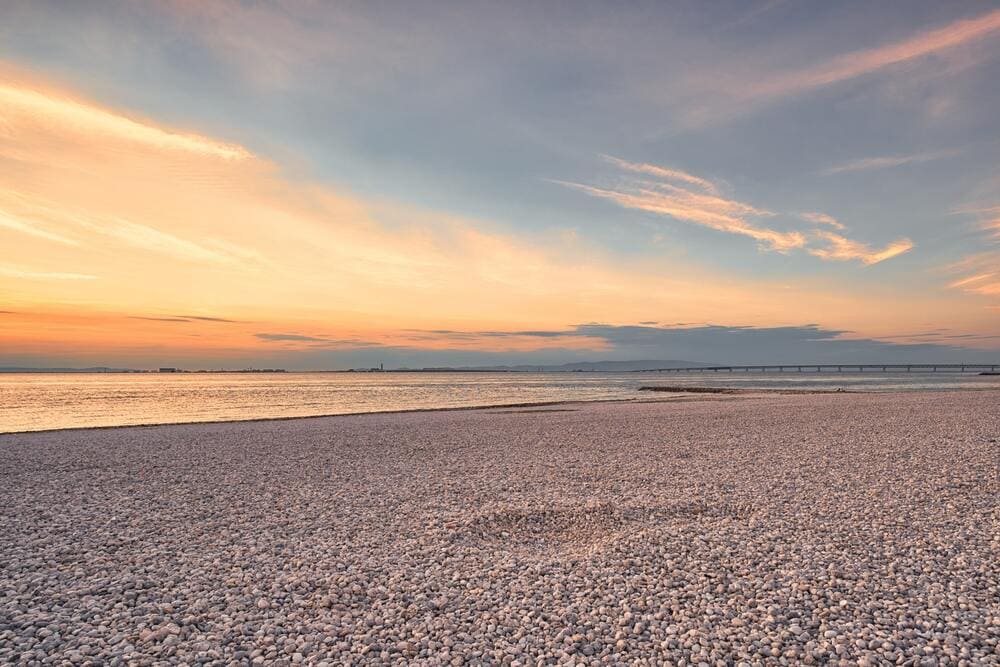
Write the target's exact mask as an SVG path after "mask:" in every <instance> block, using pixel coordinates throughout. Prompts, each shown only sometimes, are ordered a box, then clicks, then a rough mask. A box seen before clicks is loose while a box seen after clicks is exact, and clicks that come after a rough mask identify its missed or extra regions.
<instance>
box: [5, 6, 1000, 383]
mask: <svg viewBox="0 0 1000 667" xmlns="http://www.w3.org/2000/svg"><path fill="white" fill-rule="evenodd" d="M998 81H1000V5H998V4H997V3H995V2H982V1H977V2H962V1H954V2H940V1H938V0H935V1H929V2H916V1H913V2H906V3H893V2H881V3H871V2H856V3H855V2H836V3H830V2H806V1H797V0H784V1H782V0H759V1H758V2H742V1H741V2H702V1H700V0H690V1H687V2H680V1H679V2H631V3H622V2H607V3H598V2H566V3H507V2H492V3H490V2H482V3H480V2H454V3H451V2H433V3H432V2H417V3H402V2H401V3H389V2H357V3H353V2H342V3H327V2H284V3H268V2H208V1H206V2H194V1H192V2H185V1H180V0H178V1H174V2H149V3H134V2H121V3H115V2H86V1H84V2H45V1H39V0H30V1H25V2H20V1H19V0H6V1H5V2H3V3H0V249H2V250H0V366H36V367H37V366H45V367H49V366H93V365H109V366H123V367H134V368H149V367H157V366H164V365H169V366H181V367H185V368H216V367H227V368H240V367H246V366H258V367H260V366H281V367H286V368H289V369H322V368H330V369H334V368H347V367H354V366H362V365H364V366H368V365H377V364H378V363H379V362H384V363H385V364H386V365H387V366H401V365H406V366H411V367H413V366H427V365H446V364H447V365H479V364H497V363H515V364H516V363H560V362H567V361H573V360H583V359H586V360H600V359H618V360H624V359H688V360H691V361H704V362H715V363H767V362H769V363H777V362H808V361H815V362H819V361H827V362H829V361H842V362H850V361H883V360H884V361H902V360H907V361H954V360H969V361H996V360H1000V85H997V82H998Z"/></svg>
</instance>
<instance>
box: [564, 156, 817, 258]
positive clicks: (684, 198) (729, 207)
mask: <svg viewBox="0 0 1000 667" xmlns="http://www.w3.org/2000/svg"><path fill="white" fill-rule="evenodd" d="M605 159H606V160H609V161H610V162H611V163H612V164H614V165H615V166H617V167H619V168H621V169H622V170H625V171H629V172H633V173H641V174H647V175H650V176H654V177H656V179H657V180H656V181H653V182H650V181H647V180H644V179H633V180H632V181H631V182H626V183H625V184H624V185H622V186H621V187H619V188H617V189H606V188H598V187H594V186H590V185H585V184H582V183H573V182H566V181H556V182H557V183H559V184H561V185H564V186H566V187H569V188H572V189H574V190H578V191H580V192H583V193H585V194H588V195H590V196H592V197H598V198H601V199H607V200H609V201H612V202H614V203H616V204H618V205H619V206H622V207H624V208H630V209H635V210H639V211H646V212H649V213H655V214H657V215H666V216H669V217H671V218H674V219H676V220H681V221H683V222H690V223H693V224H696V225H701V226H703V227H708V228H709V229H714V230H716V231H720V232H727V233H730V234H739V235H742V236H747V237H750V238H752V239H754V240H756V241H757V242H758V243H760V244H761V246H762V247H764V248H766V249H768V250H775V251H777V252H787V251H789V250H791V249H793V248H800V247H802V246H803V245H805V242H806V239H805V236H803V235H802V234H801V233H800V232H794V231H793V232H783V231H778V230H775V229H770V228H768V227H763V226H760V225H759V224H758V222H757V220H759V219H762V218H766V217H769V216H772V215H773V213H771V212H770V211H766V210H763V209H759V208H756V207H754V206H751V205H750V204H746V203H744V202H740V201H736V200H734V199H727V198H725V197H722V196H720V195H717V194H710V193H716V192H718V188H717V186H716V185H715V184H714V183H711V182H710V181H708V180H706V179H703V178H700V177H698V176H695V175H693V174H689V173H687V172H685V171H681V170H678V169H667V168H664V167H659V166H656V165H651V164H643V163H633V162H627V161H625V160H620V159H618V158H612V157H608V156H605Z"/></svg>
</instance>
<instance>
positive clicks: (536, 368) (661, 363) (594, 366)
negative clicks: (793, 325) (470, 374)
mask: <svg viewBox="0 0 1000 667" xmlns="http://www.w3.org/2000/svg"><path fill="white" fill-rule="evenodd" d="M711 365H712V364H705V363H700V362H696V361H681V360H678V359H656V360H648V359H646V360H639V361H574V362H570V363H567V364H518V365H515V366H446V367H435V368H422V369H406V370H425V371H506V372H511V373H531V372H542V373H572V372H591V373H614V372H619V373H621V372H629V371H651V370H656V369H658V368H698V367H701V366H711Z"/></svg>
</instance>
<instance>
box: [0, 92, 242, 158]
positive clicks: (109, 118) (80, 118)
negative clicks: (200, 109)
mask: <svg viewBox="0 0 1000 667" xmlns="http://www.w3.org/2000/svg"><path fill="white" fill-rule="evenodd" d="M8 77H9V75H8ZM8 77H3V73H2V72H0V110H2V115H0V119H2V120H3V122H4V124H6V125H8V126H16V125H20V126H24V125H30V124H32V123H33V121H34V120H35V119H38V120H40V121H41V123H43V124H44V126H45V127H46V128H47V129H48V130H49V131H51V130H57V131H58V130H59V129H60V128H62V131H63V133H64V134H65V135H67V136H73V135H77V136H78V135H79V134H80V133H86V134H87V135H88V136H89V137H91V138H92V140H96V141H99V140H101V139H110V140H113V141H127V142H133V143H137V144H144V145H146V146H149V147H151V148H154V149H157V150H169V151H184V152H190V153H195V154H198V155H202V156H207V157H215V158H221V159H224V160H243V159H248V158H250V157H251V155H250V153H249V152H248V151H247V150H246V149H244V148H243V147H242V146H236V145H233V144H226V143H223V142H219V141H214V140H212V139H208V138H206V137H202V136H199V135H196V134H185V133H179V132H171V131H167V130H164V129H161V128H158V127H156V126H154V125H151V124H148V123H144V122H141V121H137V120H133V119H131V118H128V117H126V116H123V115H122V114H120V113H115V112H112V111H108V110H106V109H102V108H100V107H98V106H96V105H94V104H92V103H86V102H81V101H77V100H75V99H73V98H72V97H70V96H69V95H67V94H66V93H64V92H61V91H55V90H43V89H40V88H39V87H37V86H30V87H29V86H26V85H25V84H24V82H21V81H16V80H14V79H12V78H8Z"/></svg>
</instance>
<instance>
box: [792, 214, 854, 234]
mask: <svg viewBox="0 0 1000 667" xmlns="http://www.w3.org/2000/svg"><path fill="white" fill-rule="evenodd" d="M799 217H800V218H802V219H803V220H808V221H809V222H814V223H816V224H817V225H829V226H831V227H833V228H834V229H840V230H845V229H847V226H846V225H844V224H843V223H841V222H840V221H839V220H837V219H836V218H835V217H833V216H832V215H827V214H826V213H816V212H806V213H800V214H799Z"/></svg>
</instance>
